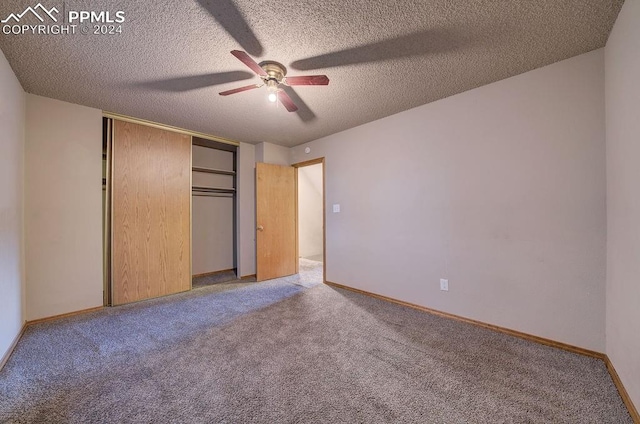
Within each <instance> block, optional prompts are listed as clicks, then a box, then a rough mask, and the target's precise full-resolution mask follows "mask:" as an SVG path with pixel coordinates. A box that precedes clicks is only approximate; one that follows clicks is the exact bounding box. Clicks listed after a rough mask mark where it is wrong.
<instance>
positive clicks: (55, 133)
mask: <svg viewBox="0 0 640 424" xmlns="http://www.w3.org/2000/svg"><path fill="white" fill-rule="evenodd" d="M101 179H102V111H100V110H98V109H92V108H88V107H84V106H78V105H74V104H71V103H65V102H61V101H58V100H52V99H48V98H45V97H39V96H34V95H27V121H26V144H25V247H26V251H25V258H26V259H25V260H26V264H27V272H26V278H27V317H28V319H29V320H33V319H37V318H42V317H49V316H53V315H58V314H64V313H68V312H73V311H78V310H82V309H87V308H92V307H96V306H101V305H102V295H103V293H102V292H103V281H102V278H103V277H102V186H101Z"/></svg>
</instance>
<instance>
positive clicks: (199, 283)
mask: <svg viewBox="0 0 640 424" xmlns="http://www.w3.org/2000/svg"><path fill="white" fill-rule="evenodd" d="M237 280H238V276H237V275H236V272H235V271H234V270H230V271H221V272H216V273H215V274H209V275H202V276H200V277H193V278H192V279H191V287H192V288H194V289H199V288H201V287H206V286H210V285H212V284H220V283H229V282H231V281H237Z"/></svg>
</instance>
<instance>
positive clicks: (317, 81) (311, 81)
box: [285, 75, 329, 85]
mask: <svg viewBox="0 0 640 424" xmlns="http://www.w3.org/2000/svg"><path fill="white" fill-rule="evenodd" d="M285 84H287V85H329V77H327V76H326V75H306V76H300V77H286V78H285Z"/></svg>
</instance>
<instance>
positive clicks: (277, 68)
mask: <svg viewBox="0 0 640 424" xmlns="http://www.w3.org/2000/svg"><path fill="white" fill-rule="evenodd" d="M231 54H232V55H234V56H235V57H236V58H237V59H239V60H240V61H241V62H242V63H244V64H245V65H247V66H248V67H249V69H251V70H252V71H253V72H255V73H256V75H258V76H259V77H260V78H261V79H262V84H251V85H246V86H244V87H239V88H234V89H232V90H227V91H223V92H221V93H219V94H220V95H221V96H228V95H230V94H236V93H241V92H243V91H248V90H253V89H254V88H260V87H262V86H265V85H266V86H267V91H268V93H269V95H268V98H269V101H270V102H273V103H275V102H276V101H278V100H280V103H282V104H283V105H284V107H285V108H286V109H287V110H288V111H289V112H295V111H297V110H298V106H296V104H295V103H294V102H293V100H292V99H291V97H289V95H288V94H287V93H286V92H285V91H284V90H283V89H282V87H280V86H281V85H285V86H294V85H329V78H328V77H327V76H326V75H306V76H296V77H287V68H286V67H285V66H284V65H282V64H281V63H278V62H274V61H271V60H265V61H263V62H260V63H256V61H255V60H253V59H252V58H251V56H249V55H248V54H247V53H246V52H244V51H242V50H232V51H231Z"/></svg>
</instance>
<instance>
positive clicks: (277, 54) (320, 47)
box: [0, 0, 623, 146]
mask: <svg viewBox="0 0 640 424" xmlns="http://www.w3.org/2000/svg"><path fill="white" fill-rule="evenodd" d="M622 3H623V0H611V1H606V0H538V1H533V0H396V1H387V0H380V1H356V0H322V1H310V0H296V1H293V0H279V1H269V0H211V1H206V0H183V1H149V0H145V1H135V2H132V1H75V2H74V1H65V2H64V5H63V2H62V1H58V0H50V1H49V0H42V4H43V5H44V6H46V7H47V8H51V7H53V6H56V7H58V8H59V9H60V10H62V8H63V7H64V8H65V10H67V11H68V10H94V11H100V10H105V11H107V10H108V11H112V12H115V11H116V10H123V11H124V12H125V18H126V22H125V23H124V24H122V34H121V35H111V36H108V35H82V34H76V35H4V34H2V35H0V48H1V49H2V51H3V52H4V54H5V56H6V57H7V59H8V60H9V63H10V64H11V66H12V68H13V70H14V71H15V73H16V75H17V76H18V79H19V80H20V82H21V83H22V86H23V87H24V89H25V90H26V91H27V92H29V93H34V94H38V95H42V96H47V97H52V98H55V99H60V100H64V101H68V102H72V103H78V104H81V105H86V106H91V107H95V108H99V109H103V110H108V111H111V112H117V113H121V114H126V115H131V116H134V117H137V118H143V119H148V120H152V121H157V122H162V123H165V124H170V125H174V126H178V127H183V128H187V129H190V130H194V131H201V132H205V133H210V134H215V135H218V136H222V137H227V138H230V139H233V140H237V141H243V142H248V143H259V142H262V141H266V142H270V143H275V144H280V145H284V146H293V145H297V144H301V143H303V142H306V141H309V140H313V139H316V138H319V137H322V136H325V135H329V134H332V133H335V132H338V131H341V130H344V129H347V128H351V127H354V126H357V125H360V124H363V123H366V122H369V121H372V120H375V119H378V118H381V117H384V116H388V115H391V114H394V113H397V112H400V111H403V110H406V109H409V108H412V107H415V106H418V105H421V104H425V103H428V102H432V101H434V100H437V99H441V98H444V97H447V96H451V95H453V94H456V93H460V92H462V91H465V90H469V89H472V88H475V87H478V86H481V85H484V84H488V83H491V82H494V81H498V80H500V79H503V78H507V77H509V76H513V75H516V74H520V73H522V72H526V71H529V70H531V69H535V68H538V67H540V66H544V65H547V64H550V63H553V62H556V61H559V60H562V59H566V58H569V57H571V56H575V55H578V54H581V53H585V52H588V51H590V50H594V49H597V48H600V47H603V46H604V45H605V43H606V40H607V37H608V35H609V32H610V30H611V28H612V26H613V23H614V21H615V19H616V17H617V15H618V12H619V10H620V8H621V6H622ZM36 4H37V0H33V1H31V2H28V1H14V0H3V1H2V2H1V4H0V19H5V18H6V17H7V16H9V14H10V13H20V12H22V11H23V10H24V9H25V8H26V7H27V6H29V5H31V6H35V5H36ZM30 20H31V21H30ZM28 21H30V22H29V23H31V24H37V23H39V22H38V21H37V20H35V18H33V17H30V16H25V17H24V18H23V22H21V23H25V22H28ZM234 49H239V50H245V51H247V52H248V53H249V54H251V55H252V56H253V57H254V58H255V59H256V60H257V61H258V62H259V61H261V60H267V59H268V60H275V61H278V62H281V63H283V64H284V65H286V66H287V67H288V68H289V73H288V75H290V76H291V75H309V74H326V75H328V76H329V78H330V80H331V83H330V84H329V85H328V86H326V87H317V86H315V87H313V86H312V87H307V86H303V87H296V88H295V91H290V95H291V97H292V98H293V99H294V101H295V102H296V103H297V104H298V105H299V106H300V110H299V111H298V112H297V113H289V112H286V110H284V108H283V107H282V106H281V105H278V106H276V105H273V104H270V103H268V101H267V98H266V89H265V88H264V87H263V88H261V89H256V90H252V91H247V92H243V93H239V94H235V95H233V96H229V97H221V96H219V95H218V94H217V93H218V92H220V91H223V90H228V89H232V88H235V87H240V86H243V85H248V84H252V83H258V82H260V81H259V79H258V77H256V76H255V75H253V74H252V73H251V71H250V70H249V69H248V68H247V67H245V66H244V65H243V64H242V63H241V62H240V61H238V60H237V59H236V58H235V57H233V56H232V55H231V54H230V53H229V52H230V51H231V50H234ZM228 81H235V82H228Z"/></svg>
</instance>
